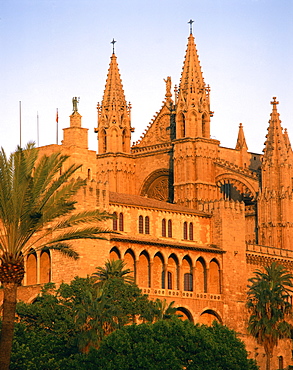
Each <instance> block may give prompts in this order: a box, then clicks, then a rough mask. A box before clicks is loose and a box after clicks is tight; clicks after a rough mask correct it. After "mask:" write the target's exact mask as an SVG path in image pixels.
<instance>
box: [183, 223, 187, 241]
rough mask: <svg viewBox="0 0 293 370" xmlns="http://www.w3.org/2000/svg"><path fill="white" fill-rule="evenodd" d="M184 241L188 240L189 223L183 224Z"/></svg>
mask: <svg viewBox="0 0 293 370" xmlns="http://www.w3.org/2000/svg"><path fill="white" fill-rule="evenodd" d="M183 239H184V240H187V222H186V221H185V222H184V224H183Z"/></svg>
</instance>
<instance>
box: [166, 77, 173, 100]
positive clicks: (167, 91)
mask: <svg viewBox="0 0 293 370" xmlns="http://www.w3.org/2000/svg"><path fill="white" fill-rule="evenodd" d="M164 81H165V83H166V96H171V95H172V94H171V77H170V76H168V77H167V79H166V80H165V79H164Z"/></svg>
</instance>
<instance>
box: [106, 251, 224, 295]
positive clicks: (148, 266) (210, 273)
mask: <svg viewBox="0 0 293 370" xmlns="http://www.w3.org/2000/svg"><path fill="white" fill-rule="evenodd" d="M110 258H111V259H123V260H124V261H125V262H126V263H127V268H130V270H131V271H132V275H133V277H134V279H135V282H136V283H137V284H138V285H139V286H140V287H148V288H154V289H170V290H182V291H190V292H200V293H213V294H221V293H222V271H221V269H220V264H219V261H218V260H217V259H216V258H212V259H211V260H210V261H209V262H208V263H207V262H206V261H205V260H204V258H203V257H198V258H197V259H196V260H195V261H193V260H192V259H191V257H190V256H189V255H185V256H184V257H183V258H182V259H179V258H178V256H177V255H176V254H175V253H171V254H170V255H169V256H168V258H166V259H165V258H164V256H163V255H162V253H161V252H157V253H156V254H155V255H154V256H153V257H151V256H150V254H149V253H148V251H146V250H143V251H142V252H141V253H140V254H139V256H138V257H137V258H136V257H135V253H134V251H133V250H132V249H130V248H129V249H127V250H126V251H125V253H124V254H123V255H122V253H121V252H120V250H119V249H118V248H117V247H113V248H112V249H111V251H110Z"/></svg>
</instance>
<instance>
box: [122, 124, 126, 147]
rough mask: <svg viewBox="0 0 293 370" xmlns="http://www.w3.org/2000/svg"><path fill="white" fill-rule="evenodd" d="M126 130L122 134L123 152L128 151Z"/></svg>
mask: <svg viewBox="0 0 293 370" xmlns="http://www.w3.org/2000/svg"><path fill="white" fill-rule="evenodd" d="M126 138H127V137H126V130H125V129H124V130H123V132H122V150H123V152H126V151H127V150H126V149H127V148H126V142H127V140H126Z"/></svg>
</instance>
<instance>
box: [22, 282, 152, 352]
mask: <svg viewBox="0 0 293 370" xmlns="http://www.w3.org/2000/svg"><path fill="white" fill-rule="evenodd" d="M152 310H153V306H152V303H151V302H150V301H149V300H148V298H147V296H146V295H143V294H142V293H141V291H140V289H139V288H138V287H137V285H135V284H126V283H125V282H124V281H123V280H121V279H118V278H114V279H109V280H108V281H107V282H106V283H105V285H104V287H103V289H100V288H99V289H97V288H96V287H95V286H94V283H93V281H92V279H91V277H87V278H79V277H76V278H75V279H74V280H73V281H72V282H71V283H70V284H65V283H63V284H61V285H60V287H59V288H58V289H56V287H55V285H54V284H52V283H49V284H46V285H45V286H44V288H43V289H42V292H41V295H40V296H39V297H38V298H37V299H36V300H35V302H34V303H33V304H27V303H23V302H21V303H18V305H17V315H18V318H19V321H20V323H22V324H25V326H26V330H27V332H29V331H33V332H35V333H37V332H39V331H41V332H42V334H41V335H42V336H47V337H50V338H51V337H56V338H58V339H59V340H61V341H62V343H63V346H64V347H65V348H69V349H71V351H73V353H77V352H78V350H80V351H81V352H83V353H87V352H88V351H89V349H90V348H91V347H98V346H99V344H100V342H101V340H102V339H103V338H104V337H105V336H106V335H108V334H110V333H111V332H113V331H114V330H116V329H119V328H121V327H123V326H124V325H127V324H129V323H133V322H135V321H136V319H137V318H144V319H145V320H148V319H149V317H150V318H151V317H152ZM50 340H51V339H50ZM27 345H28V343H27Z"/></svg>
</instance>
